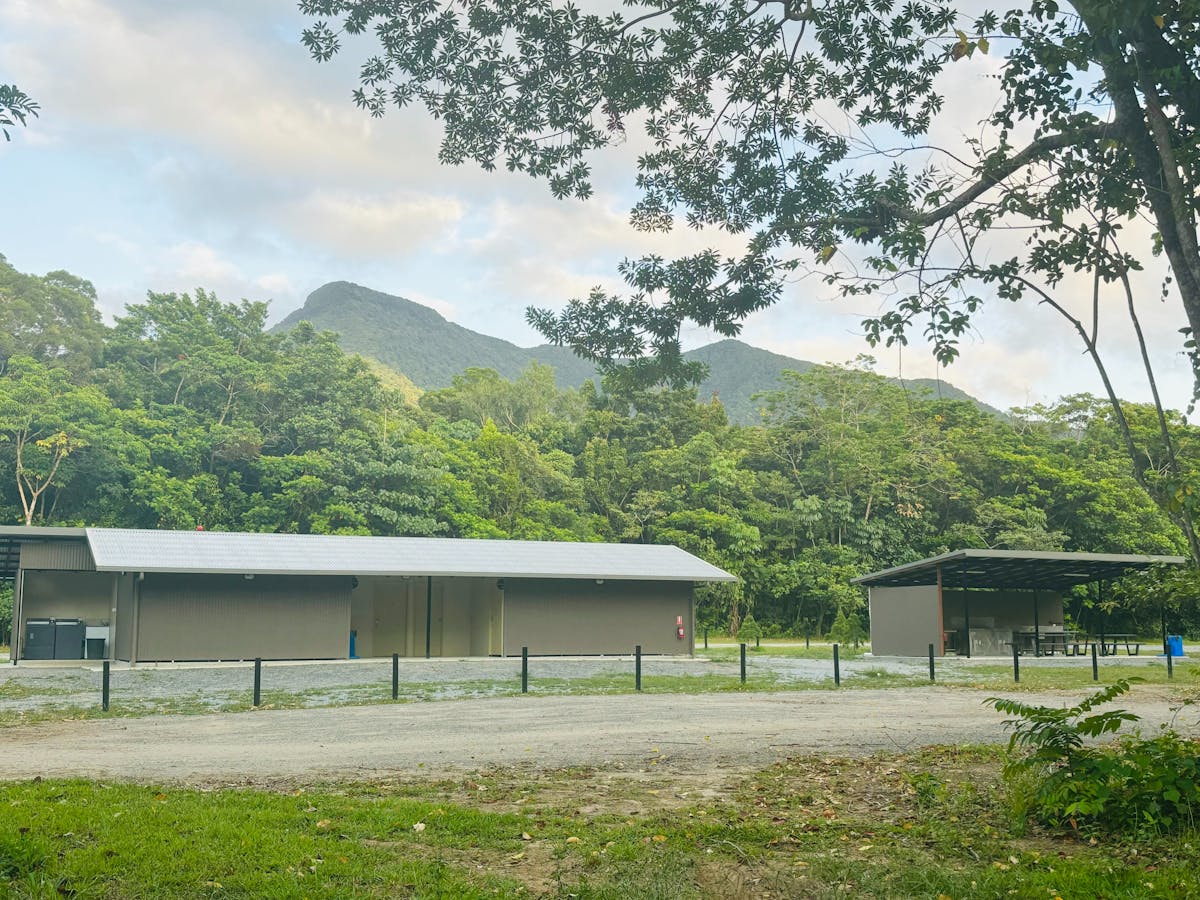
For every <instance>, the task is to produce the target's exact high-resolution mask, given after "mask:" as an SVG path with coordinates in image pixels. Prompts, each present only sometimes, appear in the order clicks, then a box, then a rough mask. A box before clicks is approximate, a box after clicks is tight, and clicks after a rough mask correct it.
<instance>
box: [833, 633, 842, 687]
mask: <svg viewBox="0 0 1200 900" xmlns="http://www.w3.org/2000/svg"><path fill="white" fill-rule="evenodd" d="M841 683H842V663H841V660H840V659H839V658H838V645H837V644H834V645H833V684H834V687H839V686H841Z"/></svg>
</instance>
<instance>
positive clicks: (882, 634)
mask: <svg viewBox="0 0 1200 900" xmlns="http://www.w3.org/2000/svg"><path fill="white" fill-rule="evenodd" d="M870 595H871V599H870V606H871V653H872V654H874V655H875V656H924V655H925V654H926V653H928V652H929V645H930V644H933V646H934V648H935V651H936V650H937V649H938V648H940V647H941V646H942V632H941V625H940V623H939V620H938V589H937V586H936V585H921V586H919V587H872V588H871V591H870Z"/></svg>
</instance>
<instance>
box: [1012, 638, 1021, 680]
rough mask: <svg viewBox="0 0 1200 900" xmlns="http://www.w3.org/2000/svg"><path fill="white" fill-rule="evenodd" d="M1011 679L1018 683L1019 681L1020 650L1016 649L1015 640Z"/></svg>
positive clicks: (1015, 643) (1014, 643) (1014, 642)
mask: <svg viewBox="0 0 1200 900" xmlns="http://www.w3.org/2000/svg"><path fill="white" fill-rule="evenodd" d="M1013 681H1015V682H1017V683H1020V681H1021V651H1020V650H1018V649H1017V642H1016V641H1015V640H1014V641H1013Z"/></svg>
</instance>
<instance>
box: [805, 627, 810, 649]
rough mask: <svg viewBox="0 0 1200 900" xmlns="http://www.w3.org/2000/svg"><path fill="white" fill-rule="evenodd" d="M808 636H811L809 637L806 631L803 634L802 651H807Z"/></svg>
mask: <svg viewBox="0 0 1200 900" xmlns="http://www.w3.org/2000/svg"><path fill="white" fill-rule="evenodd" d="M810 636H811V635H809V633H808V632H807V631H806V632H804V649H805V650H807V649H808V639H809V637H810Z"/></svg>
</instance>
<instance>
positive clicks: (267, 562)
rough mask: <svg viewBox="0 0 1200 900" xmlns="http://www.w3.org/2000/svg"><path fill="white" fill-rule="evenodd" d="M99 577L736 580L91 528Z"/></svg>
mask: <svg viewBox="0 0 1200 900" xmlns="http://www.w3.org/2000/svg"><path fill="white" fill-rule="evenodd" d="M87 540H88V544H89V546H90V547H91V550H92V556H93V558H94V559H95V560H96V568H97V569H98V570H99V571H101V572H179V573H219V574H241V575H251V574H253V575H422V576H423V575H438V576H450V577H460V578H467V577H485V578H580V579H584V578H604V579H613V580H627V581H693V582H695V581H737V578H736V577H735V576H733V575H730V574H729V573H728V572H726V571H724V570H722V569H718V568H717V567H716V566H713V565H709V564H708V563H706V562H705V561H704V560H702V559H700V558H698V557H696V556H693V555H692V554H690V553H688V552H687V551H685V550H681V549H680V548H679V547H674V546H669V545H660V544H592V543H584V542H579V543H561V542H555V541H499V540H472V539H464V538H415V537H361V536H357V535H317V534H259V533H246V532H224V531H157V530H142V529H131V528H89V529H87Z"/></svg>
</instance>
